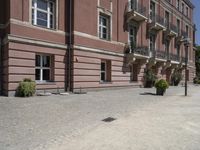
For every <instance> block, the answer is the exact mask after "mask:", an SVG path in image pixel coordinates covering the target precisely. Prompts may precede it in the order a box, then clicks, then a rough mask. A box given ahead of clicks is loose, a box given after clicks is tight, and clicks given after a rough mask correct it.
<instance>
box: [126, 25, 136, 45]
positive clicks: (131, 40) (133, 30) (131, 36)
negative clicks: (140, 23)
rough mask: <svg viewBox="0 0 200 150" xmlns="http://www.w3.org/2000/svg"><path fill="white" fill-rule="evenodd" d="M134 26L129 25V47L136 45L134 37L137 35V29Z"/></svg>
mask: <svg viewBox="0 0 200 150" xmlns="http://www.w3.org/2000/svg"><path fill="white" fill-rule="evenodd" d="M136 30H137V29H136V27H135V26H133V25H129V34H128V35H129V45H130V46H131V48H135V47H136V37H137V31H136Z"/></svg>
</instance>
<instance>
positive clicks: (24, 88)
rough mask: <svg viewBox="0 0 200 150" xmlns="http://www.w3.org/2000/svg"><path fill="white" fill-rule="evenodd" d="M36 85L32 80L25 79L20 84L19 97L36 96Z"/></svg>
mask: <svg viewBox="0 0 200 150" xmlns="http://www.w3.org/2000/svg"><path fill="white" fill-rule="evenodd" d="M35 87H36V84H35V82H34V81H32V80H31V79H28V78H25V79H24V80H23V81H22V82H20V83H19V87H18V90H17V95H18V96H20V97H30V96H33V95H34V94H35Z"/></svg>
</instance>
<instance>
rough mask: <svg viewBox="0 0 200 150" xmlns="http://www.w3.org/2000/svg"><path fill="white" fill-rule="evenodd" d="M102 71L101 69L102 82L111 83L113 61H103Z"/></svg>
mask: <svg viewBox="0 0 200 150" xmlns="http://www.w3.org/2000/svg"><path fill="white" fill-rule="evenodd" d="M100 69H101V72H100V82H110V81H111V61H108V60H102V61H101V68H100Z"/></svg>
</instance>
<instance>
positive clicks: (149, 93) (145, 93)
mask: <svg viewBox="0 0 200 150" xmlns="http://www.w3.org/2000/svg"><path fill="white" fill-rule="evenodd" d="M140 95H152V96H157V95H156V94H155V93H151V92H144V93H140Z"/></svg>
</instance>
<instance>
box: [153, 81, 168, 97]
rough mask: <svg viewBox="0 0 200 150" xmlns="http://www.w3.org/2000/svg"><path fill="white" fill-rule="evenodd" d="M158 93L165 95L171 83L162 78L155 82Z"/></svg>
mask: <svg viewBox="0 0 200 150" xmlns="http://www.w3.org/2000/svg"><path fill="white" fill-rule="evenodd" d="M155 87H156V95H162V96H163V95H164V93H165V91H166V89H167V88H168V87H169V84H168V83H167V81H166V80H164V79H160V80H158V81H157V82H156V83H155Z"/></svg>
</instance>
